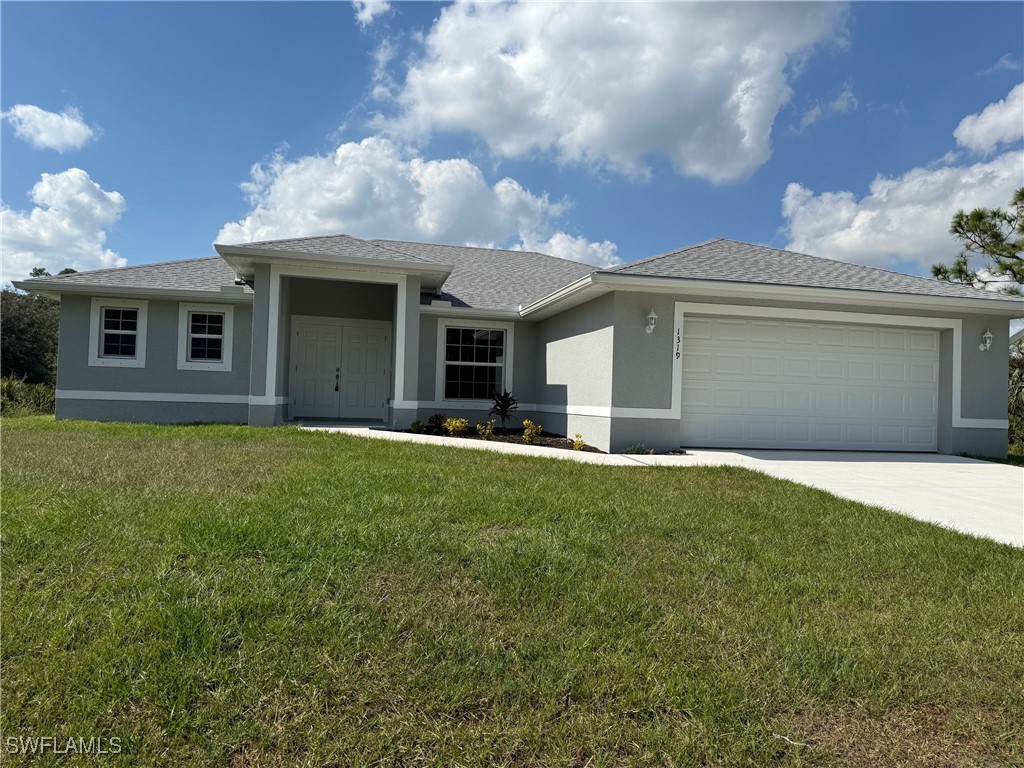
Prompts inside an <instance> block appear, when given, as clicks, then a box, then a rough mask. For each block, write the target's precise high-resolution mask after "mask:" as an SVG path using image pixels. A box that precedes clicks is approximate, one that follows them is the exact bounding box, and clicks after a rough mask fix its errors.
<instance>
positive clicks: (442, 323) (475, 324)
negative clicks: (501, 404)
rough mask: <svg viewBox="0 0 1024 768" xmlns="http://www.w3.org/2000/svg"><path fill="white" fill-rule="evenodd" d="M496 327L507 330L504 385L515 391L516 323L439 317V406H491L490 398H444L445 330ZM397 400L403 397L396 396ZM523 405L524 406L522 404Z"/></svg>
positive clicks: (436, 391) (436, 387)
mask: <svg viewBox="0 0 1024 768" xmlns="http://www.w3.org/2000/svg"><path fill="white" fill-rule="evenodd" d="M451 327H455V328H494V329H497V330H503V331H505V362H504V364H503V368H504V371H503V372H502V373H503V378H502V386H503V387H504V388H505V389H507V390H509V391H510V392H512V391H514V388H513V387H514V382H515V379H514V377H513V375H512V364H513V358H514V357H515V353H514V352H513V350H514V349H515V342H516V337H515V334H516V326H515V323H512V322H506V321H500V320H476V319H474V318H458V317H439V318H438V320H437V357H436V366H435V377H434V401H435V402H437V403H439V404H440V405H439V407H446V408H454V407H462V406H458V405H456V404H457V403H468V405H466V406H465V407H466V408H479V407H480V406H479V405H474V403H475V404H479V403H487V405H486V407H487V408H490V407H491V401H490V400H445V398H444V366H445V362H444V339H445V335H446V334H445V332H446V331H447V329H448V328H451ZM395 399H396V400H401V399H403V398H400V397H397V395H396V397H395ZM520 407H522V406H520Z"/></svg>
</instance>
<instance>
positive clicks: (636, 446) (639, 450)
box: [623, 443, 654, 456]
mask: <svg viewBox="0 0 1024 768" xmlns="http://www.w3.org/2000/svg"><path fill="white" fill-rule="evenodd" d="M623 453H633V454H640V455H643V456H647V455H650V454H652V453H654V451H652V450H651V449H650V448H648V447H647V446H646V445H644V444H643V443H633V444H632V445H627V446H626V449H625V450H624V451H623Z"/></svg>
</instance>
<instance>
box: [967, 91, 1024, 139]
mask: <svg viewBox="0 0 1024 768" xmlns="http://www.w3.org/2000/svg"><path fill="white" fill-rule="evenodd" d="M953 136H954V137H956V143H957V144H959V145H960V146H961V147H966V148H967V149H970V150H972V151H974V152H980V153H983V154H986V155H987V154H991V153H992V152H994V151H995V150H996V149H997V148H998V147H999V146H1000V145H1001V144H1012V143H1013V142H1015V141H1020V140H1021V139H1022V138H1024V83H1020V84H1018V85H1015V86H1014V87H1013V90H1011V91H1010V93H1009V95H1007V97H1006V98H1005V99H1003V100H1002V101H997V102H995V103H994V104H989V105H988V106H987V107H985V109H983V110H982V111H981V112H980V113H978V114H976V115H968V116H967V117H965V118H964V119H963V120H961V121H960V125H958V126H957V127H956V130H955V131H953Z"/></svg>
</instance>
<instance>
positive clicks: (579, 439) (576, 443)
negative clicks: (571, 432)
mask: <svg viewBox="0 0 1024 768" xmlns="http://www.w3.org/2000/svg"><path fill="white" fill-rule="evenodd" d="M586 447H587V441H586V440H584V439H583V435H581V434H580V433H579V432H577V433H576V437H575V439H573V441H572V449H573V450H574V451H582V450H583V449H584V448H586Z"/></svg>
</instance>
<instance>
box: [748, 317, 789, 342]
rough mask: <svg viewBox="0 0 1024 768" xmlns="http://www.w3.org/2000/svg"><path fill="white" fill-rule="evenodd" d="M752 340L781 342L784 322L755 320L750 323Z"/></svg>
mask: <svg viewBox="0 0 1024 768" xmlns="http://www.w3.org/2000/svg"><path fill="white" fill-rule="evenodd" d="M750 340H751V341H756V342H758V343H761V344H779V343H780V342H781V341H782V324H781V323H765V322H758V321H757V320H753V321H751V323H750Z"/></svg>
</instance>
